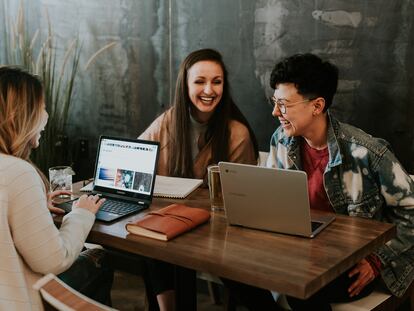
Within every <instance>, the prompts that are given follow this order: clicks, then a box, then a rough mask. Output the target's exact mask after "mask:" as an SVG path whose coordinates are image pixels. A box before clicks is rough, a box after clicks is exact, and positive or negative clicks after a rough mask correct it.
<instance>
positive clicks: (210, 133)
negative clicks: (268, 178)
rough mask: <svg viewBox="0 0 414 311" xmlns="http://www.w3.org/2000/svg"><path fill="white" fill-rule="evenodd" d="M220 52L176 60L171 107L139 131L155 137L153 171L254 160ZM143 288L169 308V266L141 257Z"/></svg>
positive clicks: (170, 172) (180, 171)
mask: <svg viewBox="0 0 414 311" xmlns="http://www.w3.org/2000/svg"><path fill="white" fill-rule="evenodd" d="M227 76H228V74H227V70H226V67H225V65H224V62H223V59H222V56H221V55H220V53H219V52H217V51H215V50H212V49H202V50H198V51H194V52H192V53H190V54H189V55H188V56H187V57H186V58H185V59H184V61H183V62H182V63H181V65H180V69H179V72H178V77H177V82H176V88H175V98H174V102H173V105H172V107H171V108H169V109H168V110H167V111H166V112H164V113H163V114H162V115H161V116H159V117H158V118H157V119H156V120H155V121H154V122H153V123H152V124H151V125H150V127H149V128H148V129H147V130H146V131H145V132H144V133H143V134H142V135H141V136H140V137H139V138H141V139H149V140H156V141H160V145H161V149H160V159H159V165H158V174H160V175H167V176H177V177H191V178H201V179H204V180H205V181H206V176H207V166H208V165H210V164H217V163H218V162H219V161H230V162H238V163H245V164H256V163H257V158H258V148H257V142H256V138H255V136H254V133H253V131H252V129H251V128H250V125H249V123H248V122H247V120H246V118H245V117H244V116H243V114H242V113H241V111H240V109H239V108H238V107H237V106H236V105H235V103H234V101H233V99H232V97H231V94H230V87H229V83H228V77H227ZM146 266H147V269H146V271H145V273H146V276H145V277H144V279H145V281H146V286H147V290H149V291H151V292H153V293H154V294H155V295H156V297H157V303H158V306H159V308H160V310H174V308H175V291H174V266H173V265H170V264H167V263H164V262H161V261H156V260H146Z"/></svg>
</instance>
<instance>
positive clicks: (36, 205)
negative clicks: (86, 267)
mask: <svg viewBox="0 0 414 311" xmlns="http://www.w3.org/2000/svg"><path fill="white" fill-rule="evenodd" d="M94 220H95V216H94V215H93V213H91V212H89V211H87V210H85V209H81V208H75V209H74V210H73V211H72V212H71V213H69V214H68V215H66V216H65V217H64V218H63V223H62V226H61V227H60V229H59V230H58V229H57V228H56V227H55V225H54V223H53V218H52V216H51V214H50V213H49V210H48V208H47V201H46V194H45V191H44V186H43V183H42V180H41V178H40V176H39V175H38V174H37V172H36V170H35V169H34V167H33V166H32V165H30V164H29V163H28V162H26V161H24V160H22V159H19V158H16V157H12V156H8V155H5V154H2V153H0V310H42V309H43V308H42V306H41V301H40V296H39V295H38V294H37V293H36V292H35V291H34V290H33V289H32V285H33V284H34V283H35V282H36V281H37V280H38V279H39V278H40V277H41V276H42V275H44V274H47V273H54V274H59V273H61V272H63V271H65V270H67V269H68V268H69V267H70V266H71V265H72V263H73V262H74V261H75V260H76V258H77V257H78V256H79V253H80V251H81V249H82V246H83V243H84V242H85V240H86V237H87V236H88V233H89V231H90V229H91V228H92V225H93V223H94Z"/></svg>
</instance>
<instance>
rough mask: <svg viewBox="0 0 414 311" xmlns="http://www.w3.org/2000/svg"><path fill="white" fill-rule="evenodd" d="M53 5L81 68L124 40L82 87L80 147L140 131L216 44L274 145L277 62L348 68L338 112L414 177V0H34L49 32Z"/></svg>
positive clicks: (77, 116)
mask: <svg viewBox="0 0 414 311" xmlns="http://www.w3.org/2000/svg"><path fill="white" fill-rule="evenodd" d="M0 1H3V4H6V7H7V8H8V10H9V12H4V9H3V8H4V6H0V10H3V12H0V18H1V17H2V16H4V15H10V14H11V15H13V14H14V12H15V9H16V7H17V6H18V2H17V1H14V0H0ZM45 8H47V10H48V12H49V16H50V18H51V22H52V25H53V28H54V31H55V33H56V34H57V35H58V38H59V40H60V42H67V41H68V40H70V38H73V37H74V36H76V35H79V37H80V38H81V40H82V41H83V50H82V59H81V62H83V64H84V62H86V60H87V59H88V58H89V57H90V56H91V55H92V54H93V53H94V52H95V51H97V50H98V49H99V48H100V47H102V46H104V45H105V44H107V43H109V42H111V41H116V42H118V45H117V46H116V47H115V48H113V49H111V50H110V51H107V52H106V53H104V54H102V55H100V57H99V58H98V59H97V60H96V62H95V63H94V65H93V66H92V67H91V68H90V69H89V70H88V71H86V72H82V73H81V75H80V77H79V79H78V81H77V88H76V94H75V102H74V107H73V109H72V111H71V118H70V124H69V130H70V136H71V139H72V141H74V140H76V139H77V137H87V138H89V139H90V141H91V146H94V145H95V140H96V138H97V137H98V135H99V134H114V135H120V136H128V137H135V136H137V135H138V134H139V133H140V132H141V131H142V130H144V129H145V127H146V126H147V125H148V124H150V122H151V121H152V120H153V119H154V118H155V116H156V115H157V114H159V113H160V112H161V111H163V109H165V107H166V106H168V104H169V101H170V97H171V96H172V94H173V88H174V81H175V77H176V73H177V69H178V65H179V63H180V62H181V60H182V59H183V58H184V57H185V56H186V55H187V54H188V53H189V52H190V51H192V50H195V49H198V48H203V47H213V48H216V49H218V50H220V51H221V52H222V54H223V55H224V58H225V61H226V64H227V66H228V69H229V72H230V83H231V87H232V93H233V95H234V98H235V99H236V102H237V103H238V105H239V106H240V108H241V109H242V111H243V112H244V113H245V114H246V116H247V118H248V119H249V121H250V122H251V124H252V126H253V128H254V130H255V132H256V134H257V137H258V140H259V144H260V147H261V149H263V150H266V149H268V147H267V144H268V141H269V138H270V135H271V133H272V132H273V130H274V129H275V128H276V126H277V122H276V121H275V120H273V118H272V117H271V115H270V113H271V111H270V109H269V106H268V105H267V103H266V97H267V96H268V95H269V94H270V92H271V90H270V88H269V87H268V77H269V74H270V71H271V69H272V66H273V65H274V64H275V62H276V61H278V60H280V59H281V58H282V57H285V56H288V55H291V54H293V53H298V52H314V53H317V54H319V55H320V56H322V57H323V58H325V59H329V60H331V61H332V62H334V63H335V64H337V65H338V67H339V69H340V83H339V91H338V94H337V96H336V98H335V103H334V105H333V107H332V112H333V113H334V114H335V115H336V116H337V117H338V118H339V119H340V120H342V121H344V122H348V123H351V124H353V125H356V126H358V127H361V128H362V129H364V130H365V131H367V132H369V133H371V134H372V135H374V136H380V137H383V138H385V139H387V140H388V141H390V142H391V144H392V146H393V148H394V151H395V152H396V154H397V156H398V158H399V159H400V160H401V161H402V162H403V164H404V165H405V166H406V168H407V169H408V170H410V171H411V172H413V171H414V161H413V160H412V159H413V156H414V144H413V138H414V136H413V134H414V133H413V132H414V126H413V122H412V119H413V117H414V91H413V89H414V88H413V87H412V86H413V85H414V81H413V74H412V72H413V71H414V64H413V61H414V57H413V56H414V55H413V53H414V49H413V45H414V29H413V22H414V4H413V1H410V0H393V1H389V0H365V1H358V0H346V1H345V0H330V1H328V0H325V1H324V0H314V1H310V0H296V1H292V0H257V1H252V0H196V1H195V0H169V1H167V0H158V1H156V0H88V1H82V0H66V1H56V0H55V1H53V0H31V1H27V0H26V1H25V10H26V14H27V17H28V18H29V22H28V23H29V27H30V29H31V31H34V30H33V29H35V28H39V27H40V29H41V30H42V34H43V35H45V34H46V29H47V22H46V19H45V17H44V11H45ZM0 33H2V32H0ZM0 44H1V42H0ZM1 50H2V49H1V46H0V51H1ZM0 53H1V52H0ZM0 56H1V54H0Z"/></svg>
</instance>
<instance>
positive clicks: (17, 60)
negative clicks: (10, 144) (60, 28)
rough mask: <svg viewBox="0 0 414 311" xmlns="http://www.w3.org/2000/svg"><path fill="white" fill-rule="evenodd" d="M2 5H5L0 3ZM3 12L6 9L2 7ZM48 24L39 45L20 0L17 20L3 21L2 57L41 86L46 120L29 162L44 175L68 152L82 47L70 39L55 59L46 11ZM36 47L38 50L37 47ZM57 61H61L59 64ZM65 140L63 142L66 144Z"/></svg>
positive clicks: (37, 35) (89, 62) (113, 43)
mask: <svg viewBox="0 0 414 311" xmlns="http://www.w3.org/2000/svg"><path fill="white" fill-rule="evenodd" d="M3 6H5V4H4V3H3ZM4 9H5V10H4V12H6V8H5V7H4ZM46 16H47V21H48V34H47V38H46V39H45V40H44V41H43V42H40V44H39V43H38V40H40V39H39V37H40V32H39V30H36V32H35V33H34V34H33V36H32V37H31V38H30V35H29V33H28V31H27V29H26V27H25V26H26V21H25V16H24V10H23V1H21V2H20V6H19V10H18V14H17V16H16V20H15V21H14V22H13V21H12V20H7V19H5V21H4V22H5V28H4V29H5V32H4V36H5V41H4V42H5V57H6V62H5V63H6V64H12V65H19V66H22V67H23V68H25V69H26V70H28V71H29V72H31V73H34V74H37V75H38V76H40V77H41V79H42V81H43V86H44V93H45V98H44V100H45V104H46V110H47V111H48V113H49V121H48V124H47V126H46V128H45V131H44V132H43V133H42V141H41V144H40V146H39V147H38V148H37V149H35V150H34V151H33V152H32V156H31V158H32V160H33V162H34V163H36V165H37V166H38V167H39V168H40V169H41V170H42V171H43V172H44V173H46V172H47V169H48V167H50V166H55V165H62V164H69V163H62V162H63V161H64V159H65V158H67V157H66V156H65V154H67V153H68V150H67V147H68V146H67V139H66V140H65V137H66V138H67V133H66V125H67V121H68V116H69V110H70V107H71V105H72V95H73V91H74V86H75V79H76V77H77V74H78V72H79V60H80V53H81V46H80V44H79V39H78V38H75V39H73V40H72V41H71V42H70V43H69V44H68V46H67V47H66V49H65V53H64V57H63V60H61V61H60V59H58V57H57V53H56V51H57V44H56V42H55V37H54V34H53V32H52V26H51V23H50V19H49V16H48V14H47V11H46ZM115 44H116V43H115V42H112V43H110V44H108V45H106V46H104V47H103V48H101V49H100V50H99V51H97V52H96V53H94V54H93V55H92V57H91V58H90V59H89V60H88V61H87V62H86V66H85V68H84V69H85V70H86V69H87V68H88V67H89V66H90V65H91V64H92V63H93V61H94V60H95V59H96V57H97V56H98V55H99V54H101V53H102V52H103V51H105V50H107V49H109V48H111V47H113V46H114V45H115ZM36 47H38V48H36ZM59 61H60V62H59ZM65 141H66V143H65Z"/></svg>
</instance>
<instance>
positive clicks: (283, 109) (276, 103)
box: [269, 96, 316, 114]
mask: <svg viewBox="0 0 414 311" xmlns="http://www.w3.org/2000/svg"><path fill="white" fill-rule="evenodd" d="M314 99H316V98H308V99H305V100H300V101H297V102H294V103H291V104H290V105H288V106H287V105H286V104H285V103H284V102H283V100H282V99H276V98H275V97H274V96H270V97H269V105H270V106H272V108H273V109H275V106H277V108H279V110H280V112H281V113H282V114H285V113H286V109H287V108H289V107H292V106H295V105H296V104H302V103H306V102H310V101H312V100H314Z"/></svg>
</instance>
